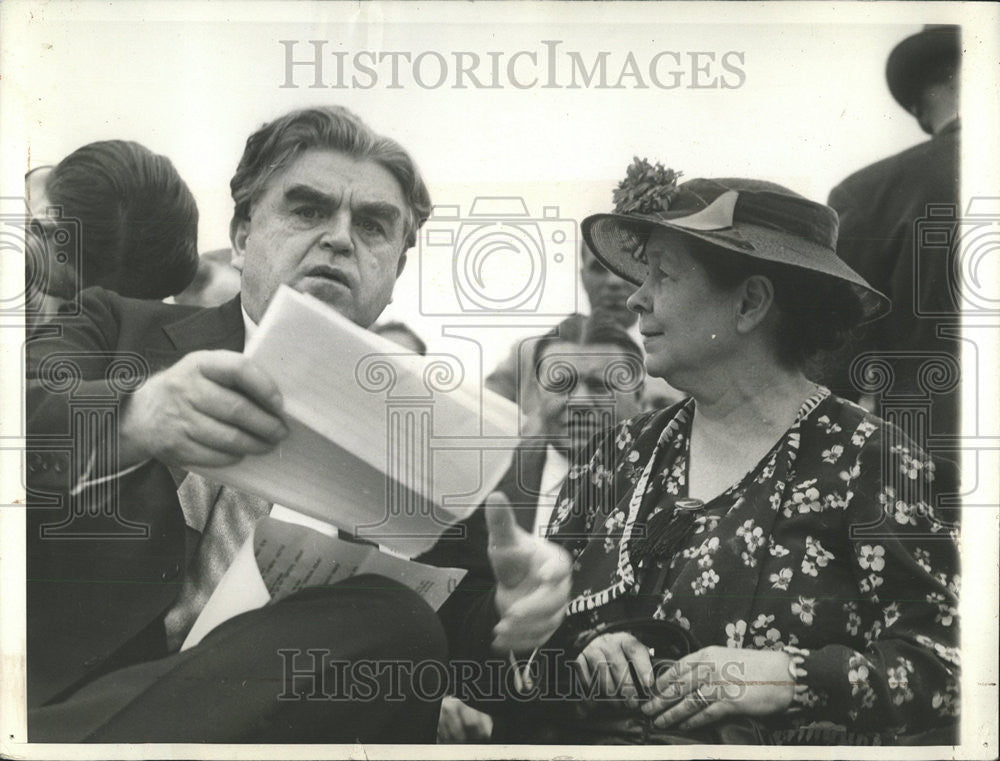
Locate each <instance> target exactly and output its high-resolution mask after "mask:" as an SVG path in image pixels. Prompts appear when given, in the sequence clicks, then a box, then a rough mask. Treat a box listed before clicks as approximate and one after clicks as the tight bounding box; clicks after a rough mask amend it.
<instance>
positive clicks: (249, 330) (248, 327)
mask: <svg viewBox="0 0 1000 761" xmlns="http://www.w3.org/2000/svg"><path fill="white" fill-rule="evenodd" d="M240 313H241V314H242V315H243V330H244V331H246V341H245V342H244V343H246V342H248V341H249V340H250V337H251V336H252V335H253V334H254V333H256V332H257V323H256V322H254V321H253V320H251V319H250V315H248V314H247V310H246V307H244V306H243V304H240Z"/></svg>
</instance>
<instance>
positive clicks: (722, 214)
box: [582, 159, 891, 322]
mask: <svg viewBox="0 0 1000 761" xmlns="http://www.w3.org/2000/svg"><path fill="white" fill-rule="evenodd" d="M657 175H658V176H659V180H661V182H660V183H659V185H660V187H659V189H657V182H656V178H657ZM676 177H677V174H676V173H674V172H673V171H672V170H664V169H663V167H662V166H660V165H657V166H656V168H655V170H654V169H653V168H652V167H650V165H649V164H648V163H647V162H645V161H640V160H639V159H636V163H634V164H633V165H632V166H631V167H630V168H629V177H628V178H626V180H625V181H624V182H623V183H622V184H621V185H619V187H618V190H616V191H615V202H616V210H615V212H614V213H611V214H594V215H592V216H589V217H587V218H586V219H584V220H583V224H582V231H583V238H584V240H585V241H586V243H587V245H588V246H589V247H590V249H591V250H592V251H593V252H594V255H595V256H596V257H597V258H598V259H600V260H601V262H602V263H603V264H604V265H605V266H606V267H607V268H608V269H610V270H611V271H612V272H614V273H615V274H616V275H618V276H619V277H622V278H624V279H625V280H628V281H629V282H631V283H634V284H636V285H641V284H642V281H643V280H644V279H645V277H646V272H647V265H646V257H645V245H646V241H647V239H648V238H649V235H650V233H651V232H652V231H653V230H654V229H656V228H660V229H663V230H667V231H670V232H672V233H675V234H677V235H679V236H682V237H687V238H693V239H697V240H700V241H704V242H705V243H709V244H712V245H713V246H717V247H719V248H722V249H725V250H727V251H732V252H734V253H736V254H741V255H743V256H747V257H752V258H755V259H760V260H762V261H764V262H771V263H772V264H777V265H784V266H788V267H793V268H798V269H800V270H802V271H803V273H807V272H812V273H818V274H820V275H825V276H827V277H830V278H835V279H838V280H841V281H843V282H844V283H846V284H848V285H849V286H850V287H851V288H852V290H853V291H854V292H855V293H856V294H857V296H858V298H859V299H860V300H861V305H862V309H863V315H864V316H863V318H862V322H870V321H871V320H875V319H878V318H879V317H882V316H883V315H885V314H886V313H888V311H889V309H890V306H891V304H890V301H889V299H888V298H886V296H885V295H884V294H882V293H880V292H879V291H877V290H875V289H874V288H873V287H872V286H871V285H869V284H868V282H867V281H865V279H864V278H863V277H861V275H859V274H858V273H857V272H855V271H854V270H853V269H851V268H850V267H849V266H847V264H846V263H844V261H843V260H842V259H841V258H840V257H838V256H837V226H838V219H837V213H836V212H835V211H834V210H833V209H831V208H830V207H828V206H824V205H823V204H819V203H815V202H814V201H810V200H809V199H807V198H803V197H802V196H800V195H798V194H797V193H794V192H793V191H791V190H788V189H787V188H784V187H782V186H780V185H776V184H774V183H770V182H763V181H760V180H747V179H730V178H723V179H694V180H688V181H687V182H685V183H682V184H680V185H676V184H675V183H676ZM636 178H639V179H636ZM671 179H672V181H673V183H674V184H673V185H672V186H671ZM663 180H666V181H667V185H668V186H669V187H667V188H666V189H664V188H663V182H662V181H663Z"/></svg>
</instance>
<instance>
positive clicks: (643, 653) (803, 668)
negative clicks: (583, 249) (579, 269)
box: [494, 159, 959, 744]
mask: <svg viewBox="0 0 1000 761" xmlns="http://www.w3.org/2000/svg"><path fill="white" fill-rule="evenodd" d="M677 179H678V175H677V173H676V172H673V171H672V170H669V169H664V168H663V167H662V166H661V165H659V164H657V165H656V166H651V165H650V164H649V163H648V162H646V161H639V160H638V159H637V160H636V162H635V163H634V164H633V165H632V166H631V167H630V168H629V171H628V176H627V177H626V179H625V180H624V181H623V182H622V183H621V184H620V185H619V188H618V190H616V192H615V202H616V209H615V212H614V213H611V214H597V215H594V216H591V217H589V218H587V219H586V220H584V222H583V225H582V230H583V235H584V238H585V240H586V241H587V244H588V246H590V248H591V249H592V250H593V252H594V254H595V255H596V256H597V257H598V258H599V259H601V261H602V262H604V264H605V265H606V266H607V267H608V269H610V270H611V271H613V272H615V273H616V274H618V275H619V276H621V277H623V278H624V279H626V280H628V281H630V282H632V283H634V284H636V285H638V286H639V287H638V290H636V292H635V293H634V294H633V295H632V296H631V297H630V299H629V306H630V308H632V309H633V310H634V311H636V312H637V313H638V315H639V325H640V330H641V332H642V334H643V336H644V341H645V348H646V354H647V357H646V368H647V370H648V372H649V373H650V374H651V375H654V376H657V377H662V378H665V379H666V380H667V381H668V382H669V383H670V384H671V385H672V386H674V387H676V388H678V389H680V390H682V391H683V392H685V393H686V394H687V395H688V397H687V398H686V399H685V400H684V401H682V402H680V403H678V404H675V405H672V406H670V407H668V408H666V409H663V410H659V411H654V412H649V413H644V414H642V415H639V416H637V417H635V418H632V419H630V420H628V421H625V422H624V423H621V424H619V425H617V426H615V427H614V428H612V429H610V430H608V431H607V432H605V433H604V434H603V435H600V436H598V437H596V438H595V439H594V440H593V441H592V442H591V444H590V452H591V453H592V454H591V456H590V457H589V458H585V459H584V460H583V462H584V463H585V464H583V465H580V466H578V467H574V468H573V469H571V471H570V473H569V475H568V477H567V481H566V483H565V485H564V487H563V490H562V492H561V493H560V496H559V497H558V498H557V501H556V507H555V511H554V516H553V519H552V523H551V524H550V528H549V538H550V539H551V540H552V541H554V542H556V543H558V544H561V545H562V546H563V547H565V548H566V549H567V550H568V551H569V552H570V554H571V555H572V557H573V559H574V564H573V568H574V576H573V583H572V590H571V592H570V603H569V606H568V609H567V616H566V619H565V620H564V622H563V623H562V625H561V626H560V628H559V630H558V631H557V632H556V634H555V635H554V636H553V637H552V638H551V639H550V640H549V641H548V643H547V644H546V645H545V646H544V647H543V650H547V649H552V648H563V649H564V651H565V653H566V654H567V656H568V657H569V658H572V659H575V660H574V661H573V662H574V663H575V664H576V667H577V668H578V669H579V675H578V677H577V678H576V681H575V684H576V687H575V688H572V687H571V690H572V691H570V692H567V691H566V688H565V683H563V684H562V685H561V686H556V687H553V688H552V689H553V690H554V691H555V692H556V694H559V695H572V694H575V695H577V698H575V699H573V698H570V699H566V700H562V701H552V700H539V701H536V702H535V703H530V702H526V703H523V704H522V705H528V706H529V708H528V709H527V710H524V709H523V708H522V709H521V710H520V712H519V713H518V712H517V711H515V712H514V713H513V714H512V715H513V716H515V717H516V718H515V720H511V721H507V722H505V723H504V724H503V726H501V727H500V728H499V731H498V730H495V731H494V740H495V741H497V740H498V739H501V740H503V741H507V742H538V741H540V740H541V739H542V738H544V741H551V742H580V743H590V742H602V743H603V742H616V743H617V742H637V743H658V742H664V743H677V742H726V741H733V734H732V730H733V729H734V727H742V728H744V729H747V731H749V732H750V734H749V735H748V734H747V733H746V732H744V733H742V734H737V736H736V739H735V741H738V742H760V741H766V742H782V743H806V742H808V743H817V742H819V743H832V744H841V743H873V742H882V743H891V742H904V741H906V742H909V741H915V742H921V740H920V739H915V738H913V737H912V736H913V735H914V734H916V733H920V732H924V731H927V730H934V729H936V728H942V727H944V728H946V729H941V730H939V733H938V734H936V735H934V737H933V738H931V739H927V740H924V741H926V742H932V743H933V742H939V741H942V740H943V739H944V740H947V742H948V743H950V742H952V740H951V739H948V738H949V737H951V736H950V735H949V734H948V731H949V730H948V729H947V727H950V726H952V725H953V724H954V722H955V716H956V714H957V699H958V696H957V690H958V669H959V662H958V649H957V645H958V631H957V613H956V611H957V599H956V596H957V589H958V575H957V574H958V567H957V553H956V547H955V543H954V537H953V536H952V535H951V533H950V529H951V526H950V524H948V523H946V522H945V521H944V520H943V519H942V518H941V517H939V516H938V515H937V513H936V512H935V510H934V508H933V505H934V494H935V489H936V488H937V487H938V484H939V482H940V481H941V480H942V477H943V476H945V475H946V474H943V473H936V472H935V467H934V464H933V463H932V462H931V461H930V459H929V458H928V457H927V456H926V454H925V453H924V452H923V451H921V449H920V448H919V447H918V446H917V445H916V444H914V443H913V442H912V441H911V440H909V439H908V438H907V437H906V435H905V434H904V433H903V432H901V431H900V430H898V429H897V428H895V427H894V426H892V425H891V424H889V423H886V422H885V421H883V420H881V419H879V418H878V417H875V416H874V415H872V414H870V413H868V412H866V411H865V410H864V409H862V408H861V407H859V406H857V405H855V404H853V403H851V402H848V401H845V400H843V399H841V398H838V397H837V396H835V395H833V394H831V392H830V391H829V390H828V389H827V388H825V387H823V386H820V385H817V384H816V383H814V382H812V381H811V380H810V379H809V378H808V377H807V376H806V375H805V373H804V372H803V367H804V365H805V361H806V360H807V359H808V358H809V357H810V356H811V355H812V354H814V353H815V352H816V351H818V350H821V349H824V348H831V347H834V346H835V345H836V343H837V341H838V340H839V336H840V335H841V334H842V333H844V332H845V331H847V330H849V329H850V328H852V327H853V326H855V325H856V324H858V323H860V322H863V321H866V320H874V319H876V318H878V317H879V316H881V315H883V314H885V312H886V311H887V309H888V308H889V304H888V301H887V299H886V298H885V297H884V296H883V295H882V294H881V293H879V292H877V291H876V290H875V289H873V288H872V287H871V286H870V285H869V284H868V283H866V282H865V280H864V279H863V278H861V277H860V276H859V275H858V274H857V273H855V272H854V271H853V270H851V269H850V268H849V267H848V266H847V265H846V264H845V263H844V262H843V261H842V260H841V259H839V258H838V257H837V255H836V253H835V250H836V232H837V217H836V214H835V213H834V212H833V210H832V209H830V208H828V207H826V206H823V205H821V204H818V203H814V202H812V201H809V200H807V199H805V198H803V197H801V196H799V195H797V194H795V193H793V192H792V191H790V190H788V189H786V188H784V187H781V186H780V185H776V184H773V183H770V182H763V181H757V180H747V179H693V180H690V181H688V182H685V183H683V184H680V185H678V184H677ZM657 626H658V627H659V629H660V631H659V634H656V629H657ZM651 632H652V633H651ZM668 635H669V636H668ZM652 636H656V637H657V639H655V640H654V639H651V638H650V637H652ZM667 641H669V642H672V643H673V644H671V646H670V648H661V646H660V644H659V643H660V642H667ZM651 646H652V647H653V650H652V651H651V650H650V647H651ZM682 646H683V647H682ZM685 651H687V652H686V654H685ZM671 652H673V660H672V661H670V660H668V661H661V660H660V658H661V657H662V656H667V655H669V654H671ZM539 657H541V656H539ZM570 684H573V682H572V680H571V682H570ZM543 694H544V692H543ZM550 694H551V690H550ZM748 737H749V738H752V739H747V738H748Z"/></svg>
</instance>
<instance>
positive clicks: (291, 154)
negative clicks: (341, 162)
mask: <svg viewBox="0 0 1000 761" xmlns="http://www.w3.org/2000/svg"><path fill="white" fill-rule="evenodd" d="M311 148H320V149H332V150H335V151H340V152H341V153H344V154H346V155H348V156H351V157H353V158H357V159H369V160H371V161H374V162H375V163H377V164H379V165H380V166H382V167H384V168H385V169H386V170H387V171H388V172H389V173H390V174H392V176H393V177H395V178H396V181H397V182H398V183H399V186H400V189H401V190H402V191H403V197H404V198H405V199H406V203H407V209H406V216H405V219H404V241H405V248H412V247H413V245H414V244H415V243H416V236H417V230H418V229H419V228H420V226H421V225H422V224H423V223H424V222H425V221H426V219H427V217H428V216H429V215H430V211H431V198H430V194H429V193H428V191H427V186H426V185H425V184H424V180H423V178H422V177H421V176H420V170H419V169H417V165H416V164H415V163H414V161H413V159H412V158H411V157H410V154H409V153H407V152H406V150H404V148H403V147H402V146H401V145H400V144H399V143H397V142H396V141H395V140H393V139H392V138H388V137H383V136H381V135H378V134H376V133H375V132H373V131H372V129H371V128H370V127H369V126H368V125H367V124H365V123H364V122H363V121H361V119H359V118H358V117H357V116H356V115H355V114H353V113H352V112H350V111H348V110H347V109H346V108H343V107H341V106H325V107H321V108H304V109H301V110H298V111H292V112H291V113H288V114H285V115H284V116H282V117H280V118H278V119H275V120H274V121H272V122H269V123H268V124H265V125H264V126H263V127H261V128H260V129H259V130H257V131H256V132H254V133H253V134H252V135H251V136H250V137H249V138H247V144H246V148H245V149H244V151H243V158H241V159H240V164H239V166H238V167H237V168H236V174H234V175H233V179H232V180H231V181H230V183H229V187H230V190H231V191H232V196H233V202H234V204H235V208H234V210H233V222H234V223H236V222H238V221H241V220H247V219H249V218H250V209H251V207H252V206H253V204H254V203H255V202H256V201H257V199H259V198H260V196H261V194H262V193H263V191H264V188H265V187H266V186H267V183H268V181H269V180H270V179H271V177H272V176H274V174H275V173H276V172H279V171H280V170H282V169H283V168H285V167H286V166H288V165H289V164H290V163H291V162H292V161H293V160H294V159H295V157H296V156H298V155H299V154H300V153H302V152H303V151H307V150H309V149H311Z"/></svg>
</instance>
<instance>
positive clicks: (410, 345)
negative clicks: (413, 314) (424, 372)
mask: <svg viewBox="0 0 1000 761" xmlns="http://www.w3.org/2000/svg"><path fill="white" fill-rule="evenodd" d="M372 333H378V334H379V335H380V336H382V337H383V338H388V339H389V340H390V341H392V342H393V343H396V344H399V345H400V346H402V347H403V348H405V349H409V350H410V351H412V352H413V353H414V354H419V355H420V356H424V355H425V354H426V353H427V344H425V343H424V339H422V338H421V337H420V336H418V335H417V334H416V332H415V331H414V330H413V328H411V327H410V326H409V325H406V324H405V323H402V322H396V321H394V322H383V323H382V324H381V325H373V326H372Z"/></svg>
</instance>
